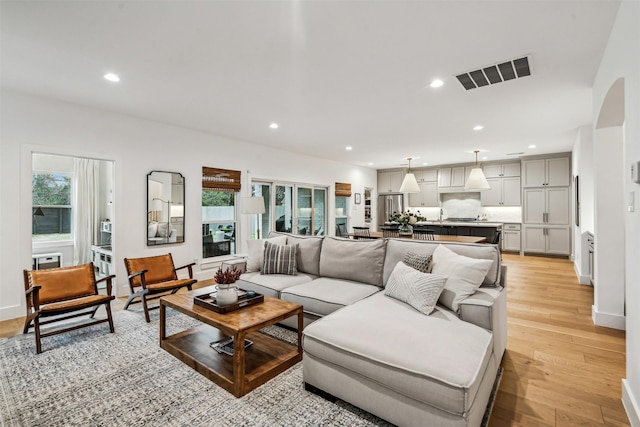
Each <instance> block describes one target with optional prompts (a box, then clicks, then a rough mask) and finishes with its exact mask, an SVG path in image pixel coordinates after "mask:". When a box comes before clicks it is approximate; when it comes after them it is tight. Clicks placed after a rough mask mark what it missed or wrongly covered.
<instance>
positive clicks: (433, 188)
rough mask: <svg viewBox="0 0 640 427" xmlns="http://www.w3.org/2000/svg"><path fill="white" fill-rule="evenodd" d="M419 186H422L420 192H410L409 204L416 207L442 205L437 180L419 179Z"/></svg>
mask: <svg viewBox="0 0 640 427" xmlns="http://www.w3.org/2000/svg"><path fill="white" fill-rule="evenodd" d="M418 187H420V192H419V193H411V194H409V206H411V207H416V208H419V207H438V206H440V198H439V197H438V183H437V182H435V181H433V182H427V181H425V182H420V181H418Z"/></svg>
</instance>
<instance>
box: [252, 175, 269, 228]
mask: <svg viewBox="0 0 640 427" xmlns="http://www.w3.org/2000/svg"><path fill="white" fill-rule="evenodd" d="M251 193H252V195H253V196H262V197H263V198H264V206H265V212H264V213H263V214H256V215H250V217H251V218H250V221H251V222H250V224H251V225H250V227H251V229H250V230H251V231H250V233H251V238H252V239H256V238H257V239H260V238H266V237H267V236H269V232H270V231H271V210H270V209H269V207H270V206H271V184H266V183H260V182H255V183H253V184H252V185H251ZM254 217H256V218H254ZM258 225H259V227H258Z"/></svg>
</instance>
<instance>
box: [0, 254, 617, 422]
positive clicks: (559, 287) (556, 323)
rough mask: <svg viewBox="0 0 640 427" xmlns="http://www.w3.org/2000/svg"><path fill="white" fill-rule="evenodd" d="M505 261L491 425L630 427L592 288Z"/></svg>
mask: <svg viewBox="0 0 640 427" xmlns="http://www.w3.org/2000/svg"><path fill="white" fill-rule="evenodd" d="M503 262H504V264H505V265H507V266H508V275H507V277H508V282H507V304H508V305H507V310H508V330H509V338H508V341H507V352H506V354H505V356H504V359H503V361H502V366H503V367H504V374H503V376H502V381H501V383H500V388H499V390H498V394H497V396H496V402H495V405H494V408H493V413H492V415H491V421H490V424H489V426H490V427H501V426H527V427H529V426H557V427H565V426H567V427H570V426H587V427H588V426H628V425H629V421H628V420H627V417H626V414H625V412H624V409H623V407H622V403H621V393H622V392H621V379H622V378H623V377H624V376H625V334H624V332H623V331H617V330H614V329H608V328H601V327H597V326H594V325H593V322H592V320H591V305H592V304H593V289H592V288H591V287H589V286H584V285H580V284H578V281H577V279H576V275H575V273H574V270H573V264H572V263H571V262H570V261H568V260H566V259H555V258H543V257H521V256H518V255H509V254H504V256H503ZM206 284H209V283H199V286H198V287H200V286H204V285H206ZM124 300H126V299H124ZM123 304H124V301H123V300H122V299H118V300H117V301H116V302H115V303H114V304H113V308H114V310H118V309H121V308H122V305H123ZM22 322H23V320H22V319H15V320H9V321H5V322H0V337H6V336H12V335H15V334H17V333H20V332H21V330H22V325H23V323H22ZM34 357H36V356H35V355H34Z"/></svg>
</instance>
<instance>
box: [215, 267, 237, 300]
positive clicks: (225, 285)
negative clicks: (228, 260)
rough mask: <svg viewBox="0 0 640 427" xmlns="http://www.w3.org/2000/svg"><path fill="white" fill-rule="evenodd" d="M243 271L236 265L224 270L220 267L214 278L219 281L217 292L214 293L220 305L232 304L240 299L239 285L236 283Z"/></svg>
mask: <svg viewBox="0 0 640 427" xmlns="http://www.w3.org/2000/svg"><path fill="white" fill-rule="evenodd" d="M241 274H242V272H241V271H240V270H238V269H237V268H236V267H235V266H233V267H231V268H227V269H226V270H223V269H222V268H218V271H216V275H215V276H214V279H215V281H216V283H217V286H216V290H217V292H216V293H215V294H213V295H212V297H214V295H215V299H216V303H217V304H218V305H220V306H225V305H230V304H233V303H235V302H237V301H238V291H237V289H238V287H237V286H236V285H234V283H235V282H236V280H238V278H239V277H240V275H241Z"/></svg>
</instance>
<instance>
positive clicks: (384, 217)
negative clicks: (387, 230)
mask: <svg viewBox="0 0 640 427" xmlns="http://www.w3.org/2000/svg"><path fill="white" fill-rule="evenodd" d="M403 210H404V195H403V194H402V193H391V194H381V195H379V196H378V219H377V221H378V226H381V225H384V223H385V222H386V221H389V216H390V215H391V214H392V213H394V212H398V213H400V212H402V211H403Z"/></svg>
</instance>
